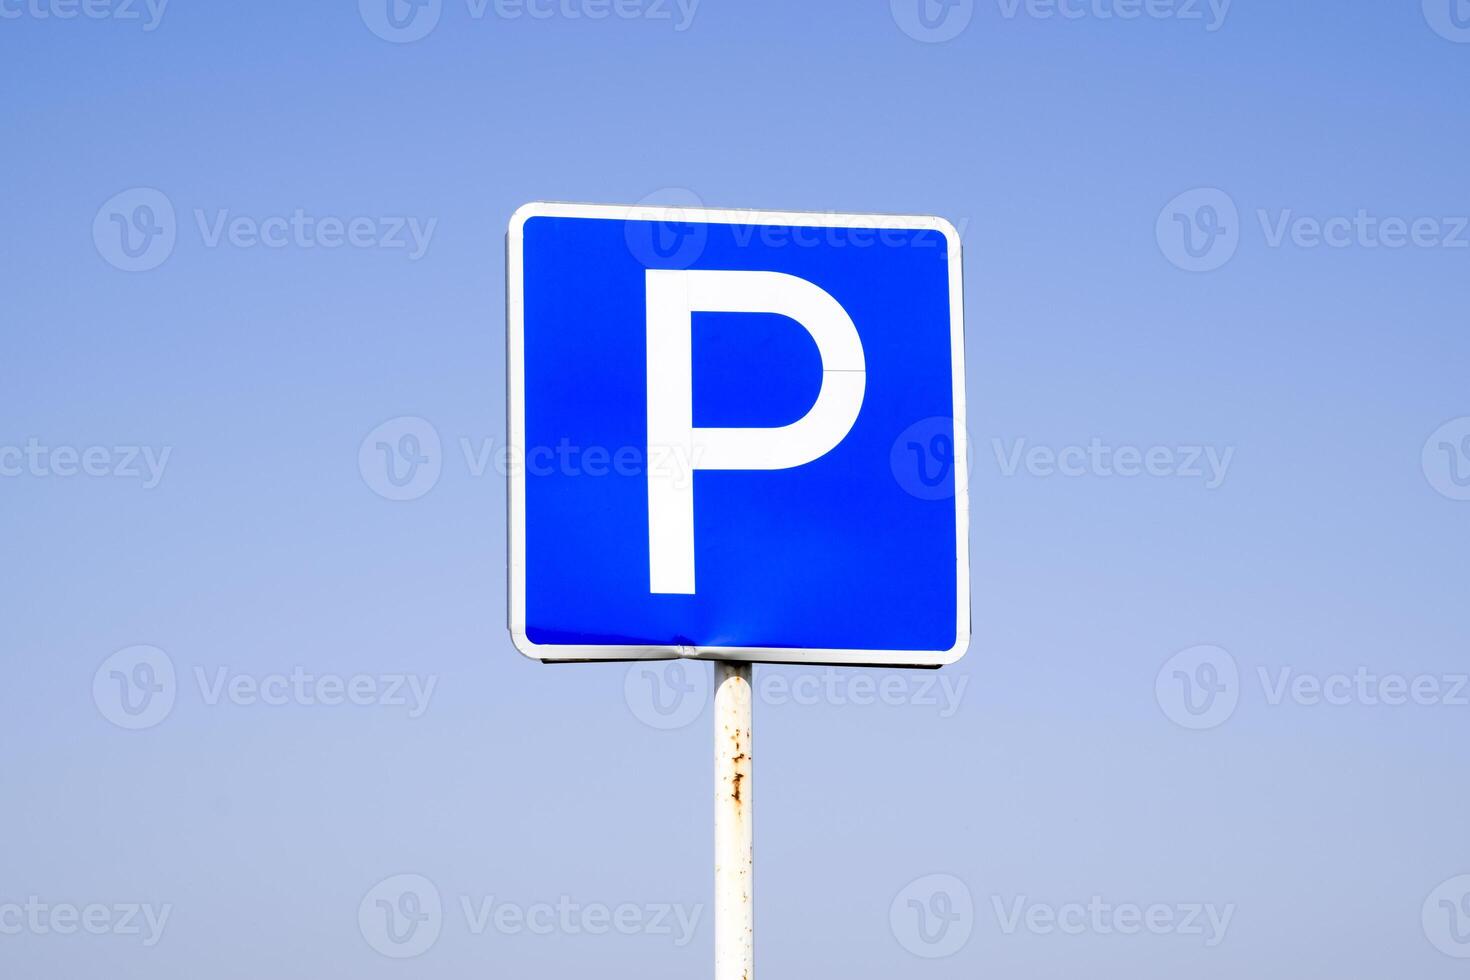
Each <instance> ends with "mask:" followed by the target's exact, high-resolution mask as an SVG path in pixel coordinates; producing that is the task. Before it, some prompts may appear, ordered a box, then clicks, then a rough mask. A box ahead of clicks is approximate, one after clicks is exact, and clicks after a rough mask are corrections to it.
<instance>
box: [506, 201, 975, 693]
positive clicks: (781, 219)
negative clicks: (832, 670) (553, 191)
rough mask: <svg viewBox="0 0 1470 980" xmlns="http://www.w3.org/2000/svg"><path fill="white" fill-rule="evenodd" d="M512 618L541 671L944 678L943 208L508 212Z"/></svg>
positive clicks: (946, 410) (946, 423) (953, 365)
mask: <svg viewBox="0 0 1470 980" xmlns="http://www.w3.org/2000/svg"><path fill="white" fill-rule="evenodd" d="M507 333H508V338H507V370H508V375H509V379H508V398H509V402H508V429H509V433H508V436H509V438H508V442H509V447H510V452H511V460H512V465H511V471H510V475H509V519H510V528H509V532H510V533H509V552H510V554H509V570H508V571H509V591H510V609H509V619H510V629H511V634H512V638H513V640H514V642H515V645H516V647H517V649H519V650H520V651H521V652H522V653H524V654H526V655H527V656H530V657H533V658H536V659H538V660H544V661H586V660H634V659H669V658H674V657H692V658H702V659H726V660H744V661H762V662H783V663H826V664H866V665H903V666H939V665H942V664H947V663H952V662H953V661H955V660H957V659H958V658H959V657H960V656H961V655H962V654H963V653H964V651H965V648H966V646H967V645H968V642H969V635H970V610H969V555H968V514H967V503H968V490H967V475H968V469H967V459H968V455H967V447H966V439H965V427H964V424H963V419H964V321H963V314H962V301H961V270H960V242H959V236H958V234H957V232H956V231H955V229H954V227H953V226H952V225H950V224H949V223H948V222H946V221H944V220H943V219H940V218H934V217H903V216H894V215H854V214H843V215H834V214H819V213H803V212H756V211H721V210H712V209H705V208H665V207H658V206H635V207H621V206H610V205H582V204H545V203H538V204H529V205H526V206H525V207H523V208H521V209H520V210H518V211H517V212H516V213H515V215H514V216H513V217H512V219H511V222H510V228H509V233H508V237H507Z"/></svg>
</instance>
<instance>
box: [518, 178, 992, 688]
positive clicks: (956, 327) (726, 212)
mask: <svg viewBox="0 0 1470 980" xmlns="http://www.w3.org/2000/svg"><path fill="white" fill-rule="evenodd" d="M539 217H552V218H601V219H604V220H615V221H628V220H634V221H636V220H645V221H688V222H691V223H704V224H748V225H767V224H780V225H791V226H798V227H810V228H880V229H889V228H892V229H895V230H924V231H937V232H940V233H941V234H943V235H944V238H945V240H946V242H948V246H949V306H950V364H951V367H952V370H953V406H954V454H955V456H954V475H955V495H954V501H955V533H956V541H955V547H956V552H955V557H956V566H957V567H956V575H955V579H956V581H957V583H958V596H957V599H956V606H955V609H956V613H957V615H956V620H957V622H956V625H955V644H954V646H952V647H951V648H950V649H948V650H824V649H814V648H796V647H690V646H674V645H670V646H657V645H646V646H645V645H605V646H603V645H591V646H588V645H580V644H562V643H535V642H533V641H532V640H531V638H530V637H529V636H527V635H526V474H525V467H524V466H518V465H515V464H514V462H512V465H511V466H510V467H509V468H508V469H509V474H508V476H507V482H508V488H507V494H506V517H507V527H508V529H509V534H508V535H507V542H506V544H507V552H508V567H507V569H506V578H507V582H508V591H509V608H508V621H509V626H510V634H511V641H512V642H513V643H514V644H515V648H516V649H517V650H519V651H520V652H521V653H523V654H525V655H526V656H527V657H529V658H531V659H532V660H539V661H542V662H544V663H587V662H605V661H637V660H679V659H686V660H734V661H742V662H747V663H776V664H812V665H832V666H864V667H941V666H944V665H947V664H952V663H954V662H955V661H956V660H959V659H960V657H962V656H964V654H965V651H966V650H967V649H968V648H969V645H970V618H971V617H970V507H969V503H970V491H969V479H968V477H969V445H968V441H969V440H968V435H967V433H966V430H965V422H964V420H965V322H964V275H963V269H962V266H961V250H960V234H959V231H958V230H957V229H956V228H955V226H954V225H952V224H950V223H949V222H948V221H946V220H945V219H943V218H939V217H934V216H929V215H895V214H829V213H826V212H818V211H760V210H753V209H734V208H696V207H673V206H662V205H654V204H638V205H617V204H572V203H561V202H551V201H533V202H531V203H529V204H525V205H522V206H521V207H519V208H517V209H516V211H515V213H514V214H512V215H511V217H510V225H509V227H508V228H507V230H506V246H505V274H506V288H505V304H506V310H505V326H506V330H505V334H506V354H505V364H506V378H507V383H506V428H507V433H506V444H507V447H508V449H509V453H510V459H511V460H512V461H515V460H518V459H523V458H524V446H525V436H526V414H525V380H526V379H525V337H524V333H525V296H524V289H525V279H524V272H525V268H524V256H523V253H522V248H523V245H524V228H525V225H526V222H527V221H529V220H530V219H532V218H539Z"/></svg>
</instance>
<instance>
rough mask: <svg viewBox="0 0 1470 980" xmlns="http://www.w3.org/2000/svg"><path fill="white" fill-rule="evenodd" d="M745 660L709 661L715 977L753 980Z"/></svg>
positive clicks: (748, 700)
mask: <svg viewBox="0 0 1470 980" xmlns="http://www.w3.org/2000/svg"><path fill="white" fill-rule="evenodd" d="M750 677H751V665H750V664H737V663H728V662H726V661H723V660H720V661H716V662H715V980H753V978H754V976H755V904H754V897H755V896H754V893H753V889H752V887H751V884H752V883H751V872H752V870H753V868H754V864H755V850H754V837H753V835H752V833H751V830H752V824H751V816H752V811H751V804H752V799H751V796H752V794H751V790H752V788H753V787H752V785H751V747H750V728H751V702H752V698H751V689H750Z"/></svg>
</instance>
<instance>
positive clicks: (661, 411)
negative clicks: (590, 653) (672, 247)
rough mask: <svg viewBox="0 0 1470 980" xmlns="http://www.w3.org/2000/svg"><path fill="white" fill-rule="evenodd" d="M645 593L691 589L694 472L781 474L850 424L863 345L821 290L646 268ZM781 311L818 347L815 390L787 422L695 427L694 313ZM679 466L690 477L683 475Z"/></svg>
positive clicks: (862, 374)
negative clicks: (796, 415)
mask: <svg viewBox="0 0 1470 980" xmlns="http://www.w3.org/2000/svg"><path fill="white" fill-rule="evenodd" d="M647 299H648V457H647V461H646V462H647V467H648V560H649V561H648V564H649V591H650V592H658V593H679V594H684V595H692V594H693V593H694V481H693V471H694V470H783V469H789V468H791V467H793V466H800V465H802V464H803V463H810V462H811V461H812V460H814V459H817V458H819V457H821V456H824V455H826V454H827V453H828V452H830V451H831V450H832V449H833V447H835V446H836V445H837V444H838V443H840V442H841V441H842V440H843V439H844V438H845V437H846V436H847V433H848V432H849V431H850V430H851V429H852V425H853V423H854V422H856V421H857V417H858V410H859V409H861V408H862V405H863V390H864V388H865V386H866V384H867V374H866V365H865V363H864V361H863V345H862V341H861V340H859V339H858V333H857V328H856V327H855V326H853V323H852V318H851V317H849V316H848V315H847V311H846V310H844V309H843V308H842V305H841V304H840V303H838V302H837V300H835V299H833V298H832V296H831V294H829V293H828V292H827V291H826V290H824V289H822V288H821V287H819V286H817V285H816V284H814V283H810V282H808V281H806V280H805V279H799V278H797V277H796V276H789V275H786V274H785V273H781V272H741V271H724V270H719V271H716V270H688V271H686V270H674V269H649V270H647ZM696 312H700V313H779V314H781V315H782V316H788V317H790V318H791V319H793V320H795V321H796V322H797V323H799V324H801V325H802V326H803V327H804V328H805V329H806V331H807V332H808V333H809V334H811V335H812V339H813V340H815V341H816V342H817V353H818V354H819V355H820V356H821V359H822V387H821V390H819V391H818V392H817V400H816V401H815V402H814V403H813V404H812V407H811V408H810V409H809V410H808V411H807V413H806V415H804V416H802V417H801V418H800V419H798V420H797V421H795V422H792V423H791V424H790V425H783V426H777V427H775V428H758V429H696V428H695V427H694V377H693V376H694V363H693V360H694V359H693V338H692V332H693V331H692V315H693V314H694V313H696ZM684 468H687V469H688V471H689V472H688V473H687V474H686V473H682V472H681V470H682V469H684Z"/></svg>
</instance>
